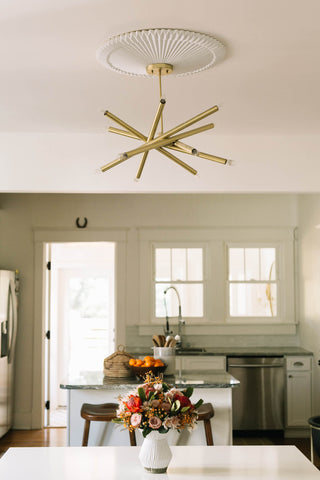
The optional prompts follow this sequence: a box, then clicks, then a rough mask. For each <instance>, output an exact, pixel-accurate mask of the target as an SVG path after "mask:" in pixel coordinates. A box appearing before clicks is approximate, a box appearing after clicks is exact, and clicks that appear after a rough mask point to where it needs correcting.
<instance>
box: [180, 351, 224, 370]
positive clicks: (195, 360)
mask: <svg viewBox="0 0 320 480" xmlns="http://www.w3.org/2000/svg"><path fill="white" fill-rule="evenodd" d="M176 370H178V372H179V371H182V370H187V371H195V370H226V357H224V356H222V355H208V356H205V355H181V356H176Z"/></svg>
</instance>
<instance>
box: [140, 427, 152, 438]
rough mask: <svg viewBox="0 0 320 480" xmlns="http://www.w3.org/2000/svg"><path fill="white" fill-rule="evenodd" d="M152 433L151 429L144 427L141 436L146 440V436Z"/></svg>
mask: <svg viewBox="0 0 320 480" xmlns="http://www.w3.org/2000/svg"><path fill="white" fill-rule="evenodd" d="M151 431H152V428H151V427H144V429H143V430H142V435H143V437H144V438H146V436H147V435H148V433H150V432H151Z"/></svg>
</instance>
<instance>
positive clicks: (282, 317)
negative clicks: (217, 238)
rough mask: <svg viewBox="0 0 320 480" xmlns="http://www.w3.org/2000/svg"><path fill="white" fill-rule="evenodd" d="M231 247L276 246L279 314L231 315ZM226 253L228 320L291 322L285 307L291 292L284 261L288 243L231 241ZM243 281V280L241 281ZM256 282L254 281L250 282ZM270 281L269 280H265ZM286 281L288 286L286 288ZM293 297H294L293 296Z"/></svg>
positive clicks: (237, 321) (230, 321) (236, 321)
mask: <svg viewBox="0 0 320 480" xmlns="http://www.w3.org/2000/svg"><path fill="white" fill-rule="evenodd" d="M229 248H275V249H276V271H277V281H276V283H277V315H275V316H273V317H269V316H261V317H254V316H252V317H251V316H250V317H249V316H248V317H246V316H238V317H237V316H231V315H230V310H229V306H230V298H229V286H230V283H233V282H232V281H229V280H228V270H229V268H228V250H229ZM225 255H226V322H227V323H235V324H239V323H242V324H244V323H245V324H248V325H250V324H255V325H257V324H263V323H264V324H266V325H267V324H276V323H290V318H288V316H287V313H286V311H285V310H286V309H285V308H284V307H285V305H286V304H288V302H287V298H286V297H287V296H289V295H290V294H291V290H290V289H289V291H288V287H289V283H290V282H289V281H288V280H287V283H286V276H287V275H286V267H285V265H286V263H287V262H285V261H284V259H285V256H286V245H285V244H284V243H283V242H279V241H277V242H268V243H267V242H236V243H234V242H230V243H226V245H225ZM240 283H241V282H240ZM248 283H254V282H248ZM264 283H268V281H266V282H264ZM285 283H286V287H287V288H285ZM292 298H293V297H292Z"/></svg>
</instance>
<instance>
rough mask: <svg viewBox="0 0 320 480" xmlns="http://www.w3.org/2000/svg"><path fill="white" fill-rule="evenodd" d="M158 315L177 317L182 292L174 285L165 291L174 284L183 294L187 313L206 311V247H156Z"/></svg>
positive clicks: (156, 304)
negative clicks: (177, 293) (204, 272)
mask: <svg viewBox="0 0 320 480" xmlns="http://www.w3.org/2000/svg"><path fill="white" fill-rule="evenodd" d="M153 270H154V278H153V281H154V295H155V297H154V298H155V302H154V306H155V307H154V308H155V311H154V315H155V317H156V318H163V317H165V316H166V313H167V314H168V316H169V317H177V316H178V311H179V308H178V307H179V302H178V296H177V295H176V292H175V291H174V289H170V290H169V291H168V293H167V294H166V306H167V312H166V309H165V304H164V291H165V289H166V288H168V287H170V286H174V287H175V288H176V289H177V291H178V292H179V295H180V298H181V310H182V314H183V316H184V317H192V318H202V317H203V315H204V312H203V310H204V308H203V301H204V299H203V297H204V275H203V248H202V247H201V248H198V247H191V248H185V247H182V248H180V247H179V248H167V247H155V248H154V269H153Z"/></svg>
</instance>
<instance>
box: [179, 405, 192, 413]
mask: <svg viewBox="0 0 320 480" xmlns="http://www.w3.org/2000/svg"><path fill="white" fill-rule="evenodd" d="M189 408H190V405H189V406H188V407H182V408H181V412H182V413H184V412H186V411H187V410H189Z"/></svg>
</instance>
